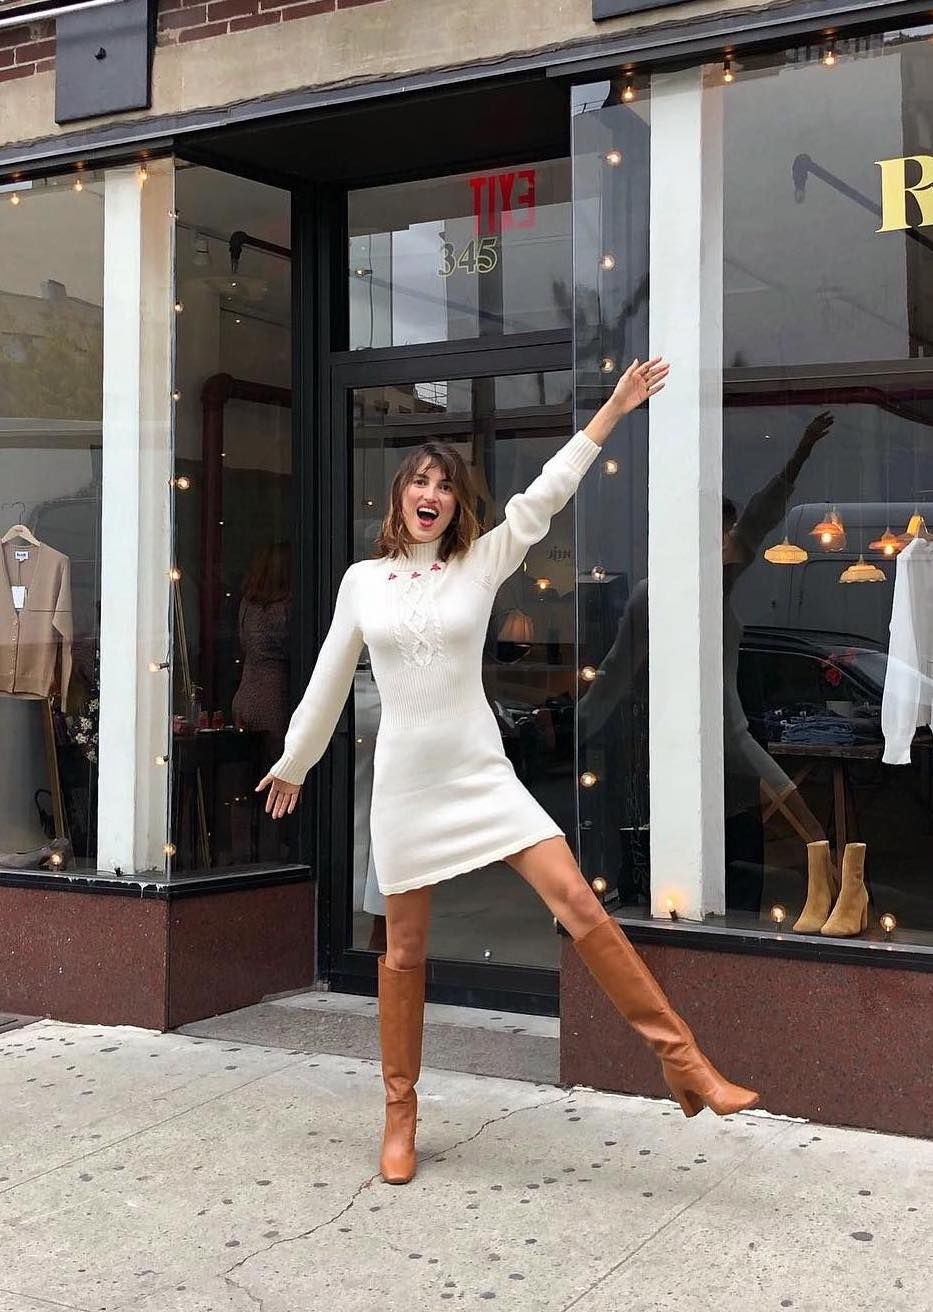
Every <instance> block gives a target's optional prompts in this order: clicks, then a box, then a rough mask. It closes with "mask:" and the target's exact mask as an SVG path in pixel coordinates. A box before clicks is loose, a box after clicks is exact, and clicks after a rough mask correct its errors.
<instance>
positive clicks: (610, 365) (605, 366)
mask: <svg viewBox="0 0 933 1312" xmlns="http://www.w3.org/2000/svg"><path fill="white" fill-rule="evenodd" d="M599 367H600V369H601V370H602V372H603V373H604V374H611V373H612V371H613V369H615V367H616V362H615V360H613V358H612V356H611V355H604V356H603V358H602V359H601V360H600V362H599Z"/></svg>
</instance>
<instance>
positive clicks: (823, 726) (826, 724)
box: [781, 711, 859, 747]
mask: <svg viewBox="0 0 933 1312" xmlns="http://www.w3.org/2000/svg"><path fill="white" fill-rule="evenodd" d="M858 741H859V736H858V734H857V733H856V732H855V730H854V729H853V727H852V725H851V724H850V723H849V722H848V720H844V719H843V718H842V716H841V715H834V714H833V712H832V711H824V712H822V713H821V714H818V715H806V716H804V717H803V718H802V719H799V720H791V721H790V722H789V723H786V724H785V725H784V727H783V729H782V730H781V742H782V743H803V744H806V745H807V746H808V747H818V746H820V747H854V746H855V744H856V743H857V742H858Z"/></svg>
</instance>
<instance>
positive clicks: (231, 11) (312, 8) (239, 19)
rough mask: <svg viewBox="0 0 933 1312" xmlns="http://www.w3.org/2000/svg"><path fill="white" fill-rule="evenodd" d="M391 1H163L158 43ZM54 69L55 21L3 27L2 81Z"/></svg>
mask: <svg viewBox="0 0 933 1312" xmlns="http://www.w3.org/2000/svg"><path fill="white" fill-rule="evenodd" d="M386 3H388V0H160V5H159V23H158V36H157V41H158V44H159V45H160V46H165V45H177V44H180V43H181V42H184V41H203V40H206V39H207V38H208V37H213V36H226V35H227V33H228V32H246V31H248V30H249V29H250V28H251V27H268V26H270V25H271V24H273V23H286V22H289V21H290V20H291V19H294V18H310V17H311V16H312V15H315V14H328V13H333V12H334V11H335V10H337V9H356V8H358V7H359V6H360V5H371V4H386ZM54 67H55V23H54V22H53V21H51V20H47V21H45V22H39V23H27V24H25V25H24V26H23V27H11V28H6V29H0V82H9V81H12V80H13V79H15V78H22V77H30V76H31V75H32V74H33V73H45V72H47V71H48V70H49V69H53V68H54Z"/></svg>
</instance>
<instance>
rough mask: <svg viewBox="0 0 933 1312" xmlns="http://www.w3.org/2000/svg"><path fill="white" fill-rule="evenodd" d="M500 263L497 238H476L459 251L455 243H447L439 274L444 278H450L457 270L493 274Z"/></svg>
mask: <svg viewBox="0 0 933 1312" xmlns="http://www.w3.org/2000/svg"><path fill="white" fill-rule="evenodd" d="M498 262H499V251H498V249H497V247H496V239H495V237H479V238H477V237H474V238H473V240H472V241H468V242H467V244H466V245H465V246H464V247H463V248H462V250H459V251H458V250H457V248H456V246H455V245H454V244H453V242H450V241H445V242H444V244H443V245H442V247H441V267H440V268H439V269H438V271H437V272H438V273H439V274H440V276H441V277H442V278H449V277H450V275H451V274H452V273H455V272H456V271H457V269H463V270H465V272H467V273H492V271H493V269H494V268H495V267H496V265H497V264H498Z"/></svg>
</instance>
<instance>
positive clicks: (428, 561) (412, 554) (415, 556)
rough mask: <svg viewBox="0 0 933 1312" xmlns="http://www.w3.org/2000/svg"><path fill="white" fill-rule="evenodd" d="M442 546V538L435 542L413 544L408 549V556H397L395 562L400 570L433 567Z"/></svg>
mask: <svg viewBox="0 0 933 1312" xmlns="http://www.w3.org/2000/svg"><path fill="white" fill-rule="evenodd" d="M440 545H441V540H440V538H438V539H437V540H436V541H435V542H413V543H411V545H410V546H409V548H408V555H407V556H396V557H394V562H395V564H396V565H398V566H399V568H400V569H422V568H423V567H424V566H425V565H433V564H434V562H435V561H436V560H437V553H438V549H439V547H440Z"/></svg>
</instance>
